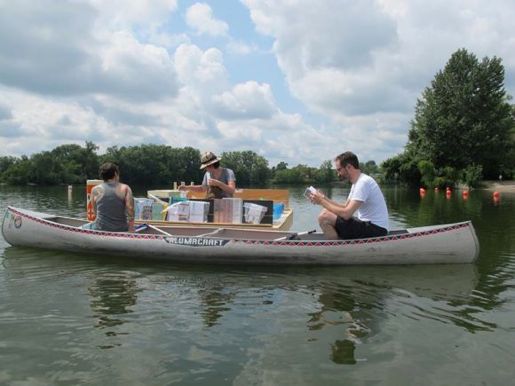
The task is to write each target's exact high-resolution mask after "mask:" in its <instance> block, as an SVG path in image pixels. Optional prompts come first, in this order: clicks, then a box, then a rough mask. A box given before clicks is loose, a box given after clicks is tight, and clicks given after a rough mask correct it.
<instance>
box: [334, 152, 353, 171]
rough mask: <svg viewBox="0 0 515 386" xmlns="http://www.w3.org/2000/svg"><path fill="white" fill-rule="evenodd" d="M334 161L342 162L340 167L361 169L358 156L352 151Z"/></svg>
mask: <svg viewBox="0 0 515 386" xmlns="http://www.w3.org/2000/svg"><path fill="white" fill-rule="evenodd" d="M334 160H335V161H336V160H338V161H340V166H342V167H345V166H347V165H352V166H353V167H354V168H355V169H359V160H358V156H357V155H356V154H354V153H353V152H351V151H346V152H345V153H342V154H340V155H339V156H337V157H336V158H335V159H334Z"/></svg>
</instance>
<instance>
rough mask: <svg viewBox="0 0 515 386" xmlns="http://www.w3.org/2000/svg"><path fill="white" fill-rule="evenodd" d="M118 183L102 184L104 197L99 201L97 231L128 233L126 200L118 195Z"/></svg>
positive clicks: (96, 221)
mask: <svg viewBox="0 0 515 386" xmlns="http://www.w3.org/2000/svg"><path fill="white" fill-rule="evenodd" d="M117 185H118V183H116V182H112V183H106V182H104V183H103V184H102V188H103V189H104V195H103V196H102V197H101V198H100V199H99V200H98V201H97V218H96V220H95V229H98V230H102V231H111V232H127V231H128V230H129V224H128V223H127V215H126V213H125V200H124V199H121V198H120V197H118V196H117V195H116V187H117Z"/></svg>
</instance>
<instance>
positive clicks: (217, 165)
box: [211, 161, 220, 169]
mask: <svg viewBox="0 0 515 386" xmlns="http://www.w3.org/2000/svg"><path fill="white" fill-rule="evenodd" d="M211 166H212V167H214V168H215V169H218V168H219V167H220V161H218V162H215V163H214V164H211Z"/></svg>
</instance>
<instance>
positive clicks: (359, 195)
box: [310, 151, 388, 240]
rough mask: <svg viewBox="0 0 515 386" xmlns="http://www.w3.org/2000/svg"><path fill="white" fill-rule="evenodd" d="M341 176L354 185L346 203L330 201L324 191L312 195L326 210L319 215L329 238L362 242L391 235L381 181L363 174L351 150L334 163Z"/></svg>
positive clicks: (321, 224) (313, 200)
mask: <svg viewBox="0 0 515 386" xmlns="http://www.w3.org/2000/svg"><path fill="white" fill-rule="evenodd" d="M334 164H335V167H336V171H337V173H338V176H339V177H340V179H342V180H349V181H350V182H351V184H352V187H351V189H350V193H349V196H348V197H347V201H346V202H345V204H339V203H337V202H335V201H333V200H330V199H329V198H327V197H326V196H325V195H324V194H323V193H322V192H320V191H318V190H317V191H316V192H315V193H312V194H311V195H310V199H311V202H313V203H315V204H318V205H321V206H323V207H324V209H323V210H322V212H321V213H320V215H319V216H318V222H319V224H320V227H321V228H322V230H323V231H324V234H325V236H326V238H327V239H330V240H336V239H359V238H366V237H379V236H385V235H386V234H387V233H388V209H387V208H386V202H385V200H384V196H383V193H382V192H381V189H380V188H379V185H377V182H376V181H375V180H374V179H373V178H372V177H370V176H368V175H366V174H365V173H362V172H361V170H360V168H359V161H358V157H357V156H356V155H355V154H354V153H352V152H350V151H348V152H345V153H342V154H340V155H339V156H337V157H336V158H335V160H334Z"/></svg>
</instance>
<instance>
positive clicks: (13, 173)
mask: <svg viewBox="0 0 515 386" xmlns="http://www.w3.org/2000/svg"><path fill="white" fill-rule="evenodd" d="M97 150H98V146H96V145H95V144H94V143H92V142H86V143H85V146H80V145H76V144H67V145H61V146H58V147H56V148H55V149H53V150H51V151H43V152H40V153H35V154H33V155H31V156H30V157H29V156H25V155H24V156H21V157H12V156H7V157H0V182H2V183H6V184H11V185H26V184H36V185H58V184H85V183H86V180H87V179H97V178H99V177H98V168H99V165H101V164H102V163H103V162H107V161H109V162H115V163H117V164H118V165H119V167H120V174H121V176H120V177H121V179H122V180H123V181H124V182H125V183H128V184H130V185H140V186H148V187H158V186H171V183H172V182H173V181H177V182H179V181H184V182H186V183H190V182H195V183H200V182H201V181H202V178H203V171H202V170H200V151H199V150H197V149H194V148H192V147H184V148H174V147H171V146H167V145H152V144H146V145H139V146H128V147H126V146H123V147H118V146H113V147H110V148H108V149H107V151H106V152H105V153H104V154H100V155H98V154H97ZM221 158H222V161H221V165H222V166H224V167H228V168H230V169H233V170H234V172H235V174H236V178H237V183H238V186H240V187H260V186H267V185H270V184H277V185H281V184H288V185H292V184H328V183H331V182H333V181H335V180H336V173H335V171H334V170H333V167H332V163H331V161H325V162H323V163H322V165H321V166H320V167H319V168H315V167H309V166H306V165H297V166H294V167H292V168H289V167H288V164H286V163H284V162H281V163H279V165H277V166H274V167H269V162H268V161H267V160H266V159H265V158H264V157H262V156H260V155H259V154H257V153H255V152H253V151H249V150H247V151H233V152H224V153H222V154H221ZM368 165H373V166H375V167H376V169H377V166H376V165H375V162H374V161H370V162H369V163H368ZM372 169H373V167H372Z"/></svg>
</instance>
